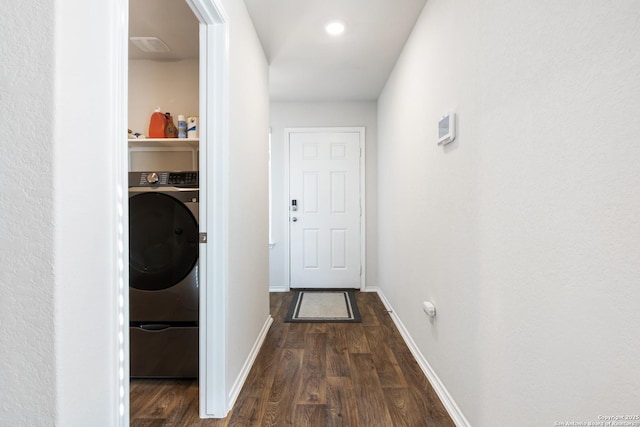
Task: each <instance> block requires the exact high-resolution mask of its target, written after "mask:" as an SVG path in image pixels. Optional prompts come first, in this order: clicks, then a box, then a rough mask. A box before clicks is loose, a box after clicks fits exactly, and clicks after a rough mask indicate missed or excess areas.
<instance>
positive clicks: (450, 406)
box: [371, 288, 471, 427]
mask: <svg viewBox="0 0 640 427" xmlns="http://www.w3.org/2000/svg"><path fill="white" fill-rule="evenodd" d="M371 290H372V291H376V292H378V295H379V296H380V299H381V300H382V303H383V304H384V305H385V307H386V308H387V310H388V311H389V315H391V319H392V320H393V323H395V325H396V327H397V328H398V331H400V335H402V338H403V339H404V341H405V343H406V344H407V347H409V350H411V354H413V357H415V359H416V361H417V362H418V365H419V366H420V369H422V372H424V374H425V375H426V377H427V379H428V380H429V382H430V383H431V386H432V387H433V389H434V390H435V392H436V394H437V395H438V397H439V398H440V400H441V401H442V404H443V405H444V407H445V409H446V410H447V412H448V413H449V416H450V417H451V419H452V420H453V422H454V423H455V424H456V426H457V427H471V424H469V421H468V420H467V419H466V418H465V416H464V414H463V413H462V411H461V410H460V408H459V407H458V405H457V404H456V402H455V401H454V400H453V397H451V394H449V391H448V390H447V388H446V387H445V386H444V384H443V383H442V381H440V378H438V375H436V373H435V371H434V370H433V368H432V367H431V365H429V362H427V359H426V358H425V357H424V355H423V354H422V352H421V351H420V350H419V349H418V346H417V345H416V343H415V341H413V338H412V337H411V335H410V334H409V331H408V330H407V328H406V327H405V326H404V324H403V323H402V320H400V318H399V317H398V315H397V314H396V313H395V311H393V307H391V304H390V303H389V300H387V298H386V297H385V295H384V293H383V292H382V291H381V290H380V289H379V288H378V289H371Z"/></svg>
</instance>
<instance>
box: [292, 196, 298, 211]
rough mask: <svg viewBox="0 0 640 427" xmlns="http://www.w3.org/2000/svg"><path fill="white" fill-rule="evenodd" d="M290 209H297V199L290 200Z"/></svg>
mask: <svg viewBox="0 0 640 427" xmlns="http://www.w3.org/2000/svg"><path fill="white" fill-rule="evenodd" d="M291 210H292V211H294V212H295V211H297V210H298V201H297V200H296V199H293V200H291Z"/></svg>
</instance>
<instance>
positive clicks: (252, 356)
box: [227, 316, 273, 410]
mask: <svg viewBox="0 0 640 427" xmlns="http://www.w3.org/2000/svg"><path fill="white" fill-rule="evenodd" d="M272 323H273V317H271V316H269V317H268V318H267V320H266V321H265V322H264V325H263V326H262V330H261V331H260V334H258V338H257V339H256V342H255V343H253V348H251V352H250V353H249V356H248V357H247V360H246V361H245V362H244V366H243V367H242V369H241V370H240V374H239V375H238V378H237V379H236V381H235V382H234V383H233V387H231V391H230V392H229V397H228V399H227V408H228V409H229V410H231V409H232V408H233V405H235V403H236V399H238V395H239V394H240V390H242V386H243V385H244V382H245V381H246V380H247V377H248V376H249V371H251V367H252V366H253V362H255V361H256V357H258V353H259V352H260V348H261V347H262V343H264V340H265V338H266V337H267V333H268V332H269V328H270V327H271V324H272Z"/></svg>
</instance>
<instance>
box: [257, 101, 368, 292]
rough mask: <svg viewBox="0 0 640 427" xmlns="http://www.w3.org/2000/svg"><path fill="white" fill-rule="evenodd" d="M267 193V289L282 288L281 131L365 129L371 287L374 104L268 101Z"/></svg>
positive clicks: (284, 205) (285, 214)
mask: <svg viewBox="0 0 640 427" xmlns="http://www.w3.org/2000/svg"><path fill="white" fill-rule="evenodd" d="M270 120H271V191H272V201H271V204H272V207H271V209H272V212H271V216H272V224H271V227H272V229H271V237H272V240H273V241H272V243H274V245H273V248H271V249H270V256H269V267H270V271H269V286H270V288H271V289H272V290H283V289H286V288H287V286H288V283H289V271H288V260H287V246H288V244H289V243H288V242H287V241H286V239H287V228H288V227H289V210H288V209H289V208H288V206H289V204H288V200H287V195H288V190H287V183H286V182H285V180H284V179H285V170H286V168H288V165H286V164H285V150H286V149H287V144H286V141H285V135H284V130H285V128H291V127H351V126H353V127H356V126H357V127H360V126H363V127H364V128H365V138H366V153H365V156H366V158H365V162H366V163H365V169H366V194H365V197H366V227H367V231H366V233H367V235H366V239H367V243H366V244H367V247H366V257H367V260H366V261H367V269H366V273H367V274H366V285H367V286H368V287H375V286H377V281H378V279H377V277H378V258H377V257H378V246H377V241H378V240H377V232H376V230H377V221H378V216H377V176H378V175H377V131H378V127H377V103H376V102H375V101H362V102H344V101H343V102H272V103H271V119H270Z"/></svg>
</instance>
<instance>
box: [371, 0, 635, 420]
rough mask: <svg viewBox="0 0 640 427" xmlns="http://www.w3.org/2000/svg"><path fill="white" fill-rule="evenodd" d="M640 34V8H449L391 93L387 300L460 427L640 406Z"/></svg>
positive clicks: (385, 167)
mask: <svg viewBox="0 0 640 427" xmlns="http://www.w3.org/2000/svg"><path fill="white" fill-rule="evenodd" d="M638 22H640V8H639V7H638V3H637V1H635V0H621V1H616V2H602V1H598V0H587V1H582V2H579V3H576V2H571V1H542V2H509V1H503V0H488V1H483V2H469V1H464V0H429V1H428V2H427V3H426V6H425V8H424V10H423V12H422V15H421V16H420V18H419V20H418V22H417V24H416V27H415V28H414V30H413V33H412V35H411V37H410V39H409V41H408V42H407V44H406V46H405V48H404V51H403V53H402V55H401V56H400V58H399V59H398V62H397V64H396V66H395V68H394V70H393V72H392V74H391V76H390V78H389V80H388V82H387V84H386V87H385V89H384V90H383V92H382V95H381V96H380V99H379V101H378V124H379V130H378V131H379V135H378V138H379V139H378V160H379V167H378V172H379V175H378V185H379V197H378V200H379V204H378V206H379V243H378V247H379V253H380V255H379V266H380V267H379V282H380V288H381V289H382V291H383V294H384V295H385V296H386V297H387V299H388V300H389V301H390V303H391V306H392V308H393V310H394V313H395V314H396V315H397V316H398V317H399V319H400V320H401V322H402V324H403V325H404V327H405V328H406V330H407V331H408V333H409V334H410V336H411V337H412V339H413V342H415V344H416V345H417V348H418V349H419V350H420V352H421V353H422V355H423V356H424V359H425V360H426V362H428V363H429V365H430V366H431V368H432V369H433V371H434V372H435V374H436V375H437V377H438V378H439V380H440V382H439V383H436V385H438V384H439V385H440V386H442V387H444V389H445V390H444V392H445V393H443V395H444V396H445V397H448V398H449V399H447V400H448V401H449V403H451V402H455V403H456V404H457V406H458V408H459V410H460V413H461V414H463V415H464V416H466V419H467V421H468V424H466V423H464V422H463V421H462V418H458V420H459V423H458V424H459V425H473V426H474V427H493V426H516V425H517V426H527V427H539V426H553V425H568V424H566V423H567V422H573V424H571V425H587V424H588V423H589V422H597V421H599V418H598V417H599V416H600V417H602V416H610V415H617V414H633V415H637V413H638V408H639V407H638V402H640V388H638V380H640V362H639V360H638V357H637V355H638V353H639V352H640V333H639V329H638V325H640V310H638V308H637V306H636V302H637V301H640V286H639V285H640V279H639V278H640V263H639V262H638V260H640V244H638V242H640V221H638V218H640V191H639V189H640V167H639V164H640V163H639V160H640V144H638V135H640V120H638V119H637V116H638V112H639V111H640V79H638V72H637V70H639V69H640V49H638V40H639V39H640V27H639V26H638ZM450 110H453V111H455V112H456V113H457V115H458V127H457V137H456V140H455V141H454V142H452V143H451V144H449V145H447V146H445V147H442V146H438V145H437V144H436V139H437V123H438V119H439V118H440V116H441V115H443V114H445V113H447V112H448V111H450ZM423 301H432V302H433V303H434V304H435V305H436V308H437V315H436V318H435V320H434V321H429V319H428V318H427V317H426V315H425V313H424V312H423V310H422V302H423ZM440 390H441V392H442V391H443V389H442V388H441V389H440ZM446 392H448V394H447V393H446ZM561 423H565V424H561Z"/></svg>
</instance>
